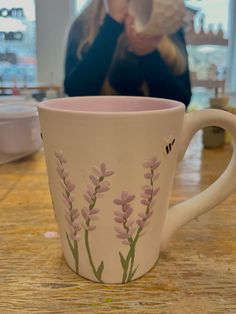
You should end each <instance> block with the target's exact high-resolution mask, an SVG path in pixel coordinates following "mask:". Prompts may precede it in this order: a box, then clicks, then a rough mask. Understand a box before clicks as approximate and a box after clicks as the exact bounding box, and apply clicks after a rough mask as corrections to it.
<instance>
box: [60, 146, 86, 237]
mask: <svg viewBox="0 0 236 314" xmlns="http://www.w3.org/2000/svg"><path fill="white" fill-rule="evenodd" d="M55 156H56V158H57V161H58V162H57V172H58V175H59V177H60V182H61V186H62V188H63V193H62V196H63V202H64V205H65V217H66V221H67V223H68V225H69V227H70V231H69V235H70V237H71V239H72V240H75V241H79V240H80V235H79V233H80V230H81V226H80V223H79V216H80V213H79V209H78V208H75V207H74V206H73V201H74V196H73V191H74V190H75V184H74V183H73V182H72V179H71V178H70V176H69V171H68V170H67V169H66V168H65V164H66V163H67V160H66V159H65V157H64V155H63V152H62V151H59V152H55Z"/></svg>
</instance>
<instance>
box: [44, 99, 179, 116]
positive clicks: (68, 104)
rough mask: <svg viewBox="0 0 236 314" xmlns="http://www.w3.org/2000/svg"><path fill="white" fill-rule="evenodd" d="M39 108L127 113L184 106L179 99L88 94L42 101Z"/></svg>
mask: <svg viewBox="0 0 236 314" xmlns="http://www.w3.org/2000/svg"><path fill="white" fill-rule="evenodd" d="M38 107H39V108H46V109H49V110H56V111H67V112H68V111H69V112H86V113H100V112H101V113H102V112H103V113H115V112H117V113H126V112H148V111H157V110H171V109H172V110H173V109H174V108H179V107H184V105H183V104H182V103H180V102H178V101H174V100H169V99H160V98H151V97H127V96H86V97H72V98H61V99H53V100H49V101H45V102H42V103H41V104H39V106H38Z"/></svg>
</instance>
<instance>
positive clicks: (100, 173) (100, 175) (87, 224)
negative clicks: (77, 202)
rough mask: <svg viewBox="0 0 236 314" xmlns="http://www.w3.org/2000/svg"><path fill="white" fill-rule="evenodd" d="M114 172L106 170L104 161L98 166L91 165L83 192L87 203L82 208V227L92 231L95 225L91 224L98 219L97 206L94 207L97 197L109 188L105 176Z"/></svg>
mask: <svg viewBox="0 0 236 314" xmlns="http://www.w3.org/2000/svg"><path fill="white" fill-rule="evenodd" d="M113 174H114V172H113V171H111V170H107V167H106V165H105V163H102V164H101V165H100V167H96V166H94V167H93V174H91V175H90V176H89V178H90V181H91V184H89V185H88V186H87V190H86V192H85V194H84V199H85V201H86V202H87V205H86V206H85V207H84V208H83V209H82V216H83V219H84V223H83V224H82V226H83V228H84V229H85V230H88V231H94V230H95V229H96V226H95V225H94V224H91V222H94V221H96V220H98V219H99V215H98V214H99V212H100V209H99V208H95V205H96V202H97V199H98V198H101V197H102V196H103V193H105V192H107V191H109V190H110V182H109V181H108V180H106V178H107V177H110V176H111V175H113Z"/></svg>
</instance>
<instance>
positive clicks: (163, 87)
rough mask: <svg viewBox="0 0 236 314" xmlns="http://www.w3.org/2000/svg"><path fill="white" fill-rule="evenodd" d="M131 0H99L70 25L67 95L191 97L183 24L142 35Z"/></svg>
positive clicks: (90, 4) (65, 83)
mask: <svg viewBox="0 0 236 314" xmlns="http://www.w3.org/2000/svg"><path fill="white" fill-rule="evenodd" d="M133 24H134V18H133V17H132V16H130V15H129V13H128V0H107V1H101V0H94V1H88V2H87V5H86V6H85V8H84V9H83V11H82V12H81V13H80V15H79V16H78V17H77V19H76V20H75V21H74V23H73V24H72V26H71V29H70V32H69V36H68V42H67V49H66V58H65V80H64V89H65V93H66V94H67V95H68V96H89V95H130V96H131V95H132V96H150V97H159V98H168V99H173V100H178V101H181V102H183V103H184V104H185V105H186V107H187V106H188V104H189V102H190V99H191V85H190V78H189V69H188V56H187V51H186V44H185V38H184V32H183V29H182V28H181V29H179V30H178V31H177V32H176V33H175V34H173V35H171V36H168V37H167V36H154V37H148V38H147V37H143V36H141V35H140V34H137V33H136V32H135V30H134V26H133Z"/></svg>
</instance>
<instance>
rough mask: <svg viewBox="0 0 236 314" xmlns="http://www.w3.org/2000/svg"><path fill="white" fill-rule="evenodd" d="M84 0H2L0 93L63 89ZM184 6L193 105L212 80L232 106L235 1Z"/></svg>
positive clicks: (201, 0)
mask: <svg viewBox="0 0 236 314" xmlns="http://www.w3.org/2000/svg"><path fill="white" fill-rule="evenodd" d="M86 1H87V0H50V1H48V0H0V87H1V90H0V93H1V94H2V95H9V94H11V93H12V89H11V88H8V87H12V86H15V85H16V86H22V85H23V86H34V84H35V88H36V89H37V87H39V90H40V87H44V90H45V88H46V87H48V88H50V87H53V86H54V87H55V89H56V90H57V92H58V93H59V92H62V91H61V88H62V82H63V65H64V53H65V44H66V38H67V34H68V30H69V26H70V24H71V22H72V21H73V19H74V18H75V17H76V16H77V15H78V13H79V11H80V10H81V8H82V7H83V5H84V4H85V3H86ZM185 4H186V18H185V32H186V40H187V49H188V53H189V63H190V70H191V79H192V86H193V98H192V104H191V106H192V108H194V107H195V106H198V107H204V106H206V105H207V103H208V99H209V95H211V94H212V93H214V89H215V84H216V81H218V83H217V84H218V85H219V84H220V86H221V87H223V88H224V89H225V90H226V91H227V93H228V94H229V95H231V99H232V102H234V101H235V104H236V99H235V92H236V60H235V58H234V56H235V55H236V51H235V50H236V34H235V33H236V1H235V0H214V1H212V0H185ZM215 73H217V77H216V76H215ZM35 92H36V90H35ZM191 106H190V108H191Z"/></svg>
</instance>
